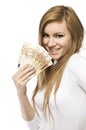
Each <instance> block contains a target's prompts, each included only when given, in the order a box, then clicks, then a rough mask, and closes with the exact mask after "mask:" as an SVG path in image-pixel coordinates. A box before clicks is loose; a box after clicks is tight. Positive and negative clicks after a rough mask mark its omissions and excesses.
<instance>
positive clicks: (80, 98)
mask: <svg viewBox="0 0 86 130" xmlns="http://www.w3.org/2000/svg"><path fill="white" fill-rule="evenodd" d="M85 77H86V58H85V57H83V56H82V55H80V54H78V53H77V54H74V55H73V56H71V57H70V59H69V61H68V63H67V65H66V67H65V70H64V73H63V76H62V79H61V83H60V86H59V88H58V91H57V94H56V104H57V107H56V105H55V102H54V93H53V92H54V89H53V91H52V93H51V96H50V100H49V106H50V109H51V111H52V114H53V118H54V123H53V125H51V122H50V121H49V120H48V121H46V120H45V118H44V117H43V115H42V113H43V109H42V105H43V100H44V91H41V92H39V93H37V95H36V97H35V100H36V104H37V107H38V108H37V109H38V110H39V111H41V116H40V118H38V117H37V116H35V117H34V119H33V120H32V121H30V122H28V121H26V122H27V125H28V128H30V130H86V78H85ZM57 80H58V78H57ZM47 119H49V118H48V114H47Z"/></svg>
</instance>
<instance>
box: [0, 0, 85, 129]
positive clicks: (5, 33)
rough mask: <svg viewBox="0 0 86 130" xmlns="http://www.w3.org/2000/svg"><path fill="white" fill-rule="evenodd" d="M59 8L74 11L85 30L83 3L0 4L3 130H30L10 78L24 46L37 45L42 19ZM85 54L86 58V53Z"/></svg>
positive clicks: (6, 0)
mask: <svg viewBox="0 0 86 130" xmlns="http://www.w3.org/2000/svg"><path fill="white" fill-rule="evenodd" d="M57 4H61V5H62V4H64V5H69V6H71V7H73V8H74V10H75V11H76V13H77V14H78V16H79V17H80V19H81V21H82V23H83V25H84V28H85V30H86V13H85V12H86V6H85V2H84V1H82V0H81V1H80V0H39V1H37V0H31V1H30V0H0V130H28V128H27V126H26V124H25V123H24V120H22V117H21V112H20V106H19V102H18V98H17V94H16V89H15V87H14V84H13V81H12V79H11V77H12V75H13V74H14V73H15V72H16V68H17V62H18V56H19V52H20V49H21V46H22V44H23V42H25V41H27V42H30V43H32V44H36V43H37V41H38V26H39V21H40V19H41V17H42V15H43V14H44V13H45V12H46V10H47V9H48V8H50V7H51V6H54V5H57ZM84 43H85V40H84ZM84 47H86V43H85V44H84ZM82 54H83V55H84V56H86V50H85V51H82ZM34 80H35V79H34ZM34 85H35V81H34V82H31V84H29V88H28V91H29V92H31V91H32V86H34ZM29 96H31V93H30V95H29Z"/></svg>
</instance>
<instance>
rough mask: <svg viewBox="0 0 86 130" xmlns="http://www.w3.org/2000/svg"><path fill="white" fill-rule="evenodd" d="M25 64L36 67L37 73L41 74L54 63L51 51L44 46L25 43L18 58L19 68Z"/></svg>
mask: <svg viewBox="0 0 86 130" xmlns="http://www.w3.org/2000/svg"><path fill="white" fill-rule="evenodd" d="M25 64H29V65H32V66H33V67H35V69H36V74H39V73H40V72H41V71H43V70H44V69H46V68H47V67H49V66H51V65H52V64H53V63H52V58H51V57H50V55H49V53H48V52H47V51H46V50H45V49H44V48H43V47H42V46H40V45H36V46H32V45H31V44H29V43H24V44H23V46H22V49H21V52H20V56H19V60H18V68H20V67H21V66H23V65H25Z"/></svg>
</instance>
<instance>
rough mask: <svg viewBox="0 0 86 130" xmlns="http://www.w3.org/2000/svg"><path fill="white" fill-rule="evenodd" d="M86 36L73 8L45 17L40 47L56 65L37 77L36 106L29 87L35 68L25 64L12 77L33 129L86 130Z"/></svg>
mask: <svg viewBox="0 0 86 130" xmlns="http://www.w3.org/2000/svg"><path fill="white" fill-rule="evenodd" d="M83 37H84V29H83V26H82V23H81V21H80V19H79V18H78V16H77V14H76V13H75V11H74V10H73V9H72V8H71V7H68V6H55V7H52V8H50V9H49V10H48V11H47V12H46V13H45V14H44V15H43V17H42V19H41V21H40V25H39V44H40V45H41V46H43V47H44V48H45V49H46V50H47V51H48V52H49V54H50V56H51V57H52V61H53V65H52V66H50V67H48V68H47V69H45V70H44V71H42V72H41V73H40V74H39V75H38V76H37V85H36V88H35V90H34V92H33V96H32V101H33V105H32V104H31V103H30V101H29V99H28V96H27V87H26V84H27V82H28V81H29V80H30V76H31V75H33V74H34V73H35V69H34V67H33V66H30V65H25V66H24V67H22V68H21V69H20V70H19V71H17V72H16V74H14V75H13V77H12V78H13V81H14V83H15V86H16V88H17V93H18V98H19V101H20V106H21V112H22V115H23V118H24V119H25V120H26V122H27V124H28V128H29V129H30V130H86V78H85V77H86V58H85V57H83V56H81V55H80V53H79V51H80V48H81V46H82V41H83ZM28 87H31V86H28Z"/></svg>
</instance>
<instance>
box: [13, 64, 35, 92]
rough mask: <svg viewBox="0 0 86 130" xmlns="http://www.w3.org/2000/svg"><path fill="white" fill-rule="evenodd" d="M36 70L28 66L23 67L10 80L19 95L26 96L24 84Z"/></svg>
mask: <svg viewBox="0 0 86 130" xmlns="http://www.w3.org/2000/svg"><path fill="white" fill-rule="evenodd" d="M35 72H36V70H35V68H34V67H32V66H30V65H25V66H23V67H22V68H20V69H19V71H17V73H16V74H14V75H13V77H12V79H13V81H14V83H15V86H16V88H17V92H18V93H20V94H26V84H27V82H28V81H29V80H30V77H31V76H32V75H33V74H35Z"/></svg>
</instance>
